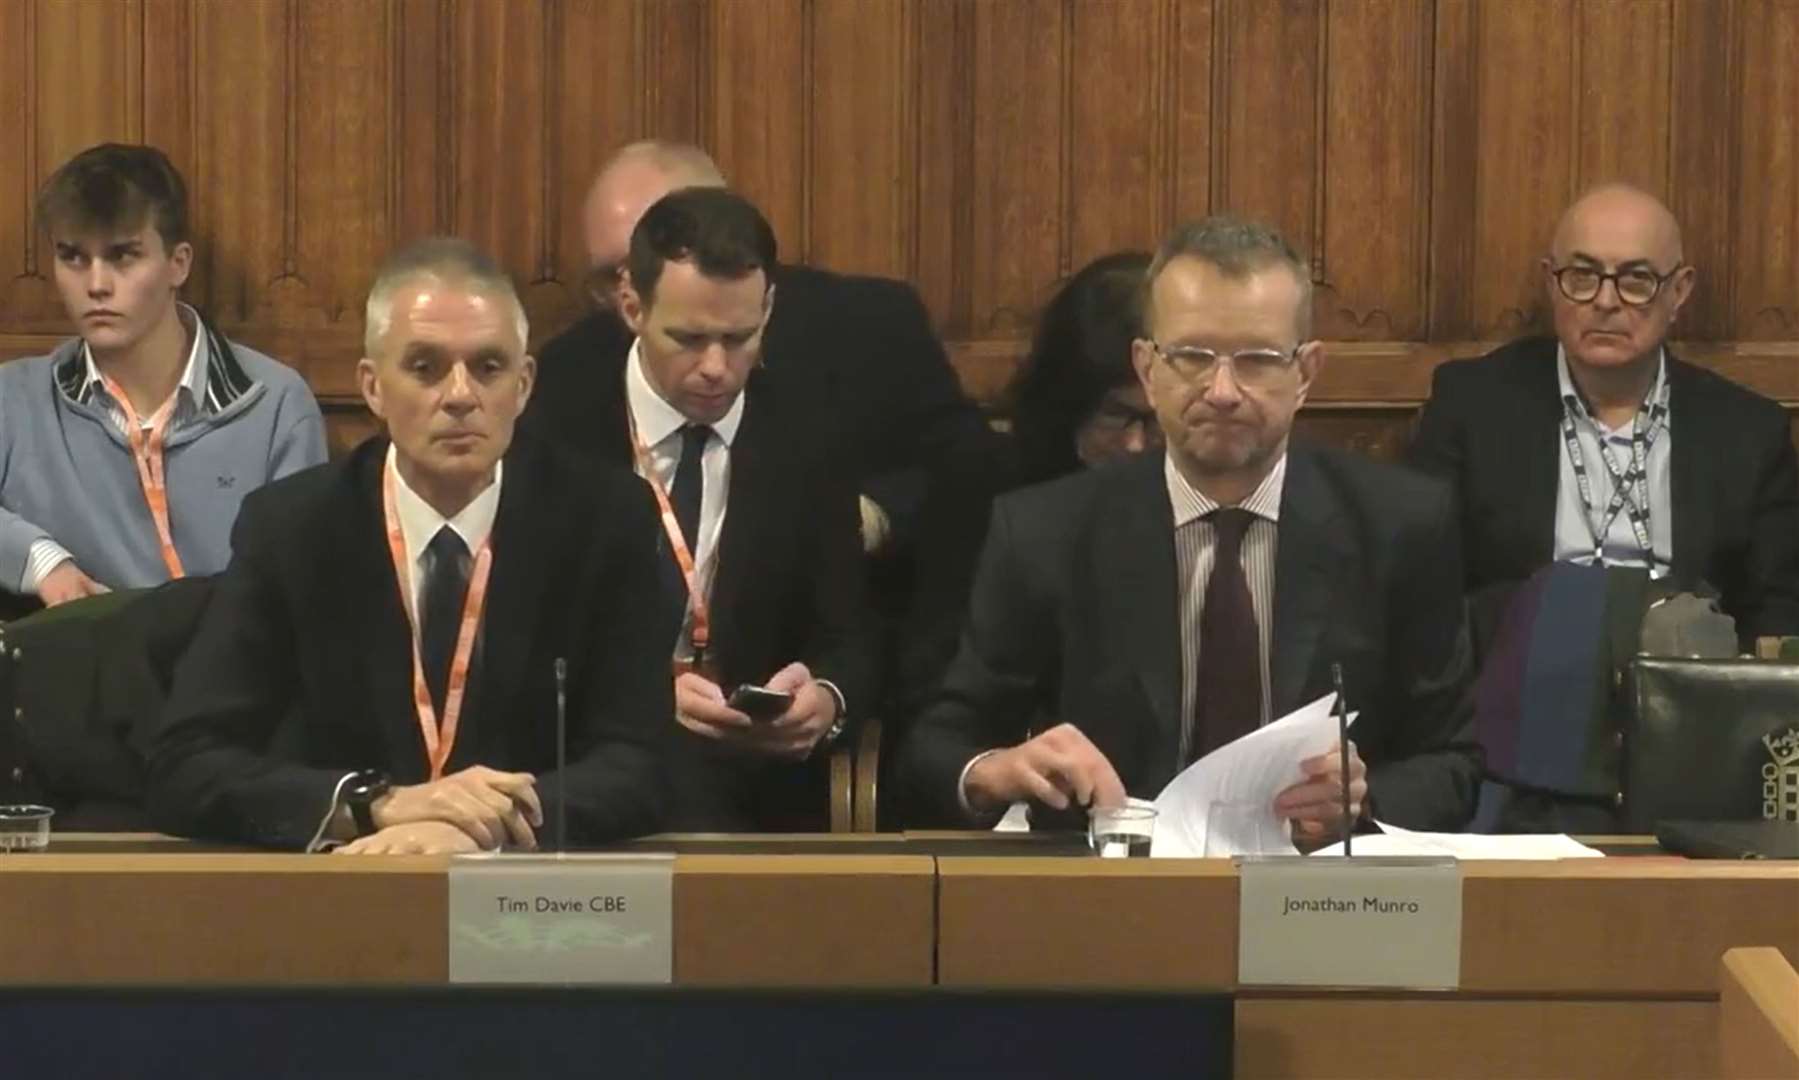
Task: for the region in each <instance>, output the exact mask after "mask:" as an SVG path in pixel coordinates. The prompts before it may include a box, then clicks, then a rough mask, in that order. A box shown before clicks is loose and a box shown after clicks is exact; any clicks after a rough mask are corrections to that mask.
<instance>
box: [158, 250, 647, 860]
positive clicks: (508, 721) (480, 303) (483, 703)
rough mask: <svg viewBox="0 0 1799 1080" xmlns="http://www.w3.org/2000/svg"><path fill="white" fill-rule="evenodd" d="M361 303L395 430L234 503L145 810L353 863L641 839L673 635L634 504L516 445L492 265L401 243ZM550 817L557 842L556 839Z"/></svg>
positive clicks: (186, 824)
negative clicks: (370, 856)
mask: <svg viewBox="0 0 1799 1080" xmlns="http://www.w3.org/2000/svg"><path fill="white" fill-rule="evenodd" d="M367 314H368V323H367V333H366V352H367V355H366V356H365V357H364V358H363V359H362V360H361V362H360V363H359V364H358V366H357V377H358V379H359V381H360V383H361V388H362V393H363V398H364V400H365V401H367V402H368V406H369V408H370V409H371V410H372V411H373V412H374V414H375V415H376V416H377V417H379V418H381V419H382V420H384V421H385V422H386V425H387V436H386V437H383V436H376V437H374V438H372V439H370V440H368V441H367V442H365V443H363V444H362V445H361V446H360V447H358V448H357V449H356V450H355V451H354V452H353V453H352V454H351V455H350V456H349V458H348V459H346V460H344V461H342V462H338V463H335V464H332V465H327V466H321V467H319V468H316V469H312V470H309V471H307V472H304V473H301V474H299V475H297V476H294V477H290V478H288V479H287V480H284V481H281V482H280V483H277V484H273V485H270V486H269V487H268V488H266V489H264V490H263V491H260V492H258V493H256V494H255V495H253V496H252V497H250V498H249V499H247V500H245V502H244V507H243V512H242V514H241V516H240V517H239V520H238V523H237V527H236V529H235V531H234V533H233V540H232V549H233V555H232V559H231V564H230V566H229V567H228V568H227V569H226V571H225V573H224V575H223V577H222V578H221V579H220V582H219V584H218V586H217V588H216V592H215V594H214V596H213V599H212V601H211V603H210V605H209V606H208V608H207V610H206V612H205V614H204V616H203V617H202V620H201V624H200V627H199V629H198V631H197V632H196V636H195V639H194V641H193V642H192V644H191V645H190V647H189V648H188V650H187V652H186V654H185V655H184V656H183V658H182V660H181V661H180V663H179V665H178V667H177V670H176V674H175V682H174V687H173V689H172V691H171V694H170V700H169V703H168V706H167V709H166V712H165V715H164V727H163V729H162V731H161V732H160V734H159V737H158V740H157V743H156V746H155V750H154V753H153V755H152V760H151V767H150V791H149V806H150V812H151V816H152V819H153V820H154V821H155V822H156V823H157V824H158V826H159V827H161V828H162V829H164V830H166V831H169V832H172V833H177V834H180V835H186V836H196V837H208V838H219V839H226V840H236V841H248V842H251V843H256V844H263V845H269V846H276V847H289V848H312V849H317V848H320V847H325V846H329V845H331V844H333V843H341V844H343V845H344V846H342V847H339V848H338V850H340V851H347V852H455V851H472V850H475V849H477V848H485V849H493V848H499V847H510V848H522V849H530V848H533V847H537V846H539V845H541V844H545V843H546V842H559V841H561V840H563V839H566V840H568V841H569V842H570V843H593V842H600V841H606V840H612V839H617V838H621V837H628V836H633V835H638V834H642V833H646V832H650V831H653V830H654V829H655V828H657V826H658V825H659V823H660V821H661V819H662V811H663V806H664V802H665V799H666V790H665V789H666V780H665V777H664V768H663V765H664V762H663V757H664V751H663V748H664V745H665V742H666V739H665V735H664V732H665V729H666V726H667V723H668V720H667V718H668V716H669V713H670V712H671V710H672V709H673V707H674V705H673V700H672V695H671V689H670V685H669V679H668V666H667V665H668V643H669V641H670V640H671V638H672V637H673V633H674V628H673V626H672V624H671V623H670V622H669V620H668V619H667V618H666V617H665V616H664V614H663V613H662V612H661V598H660V596H659V595H658V591H657V580H658V566H657V558H656V549H655V538H656V536H657V526H656V512H655V505H654V502H653V500H652V498H651V495H650V492H649V490H648V489H647V488H646V487H644V485H643V483H642V481H640V480H638V479H637V478H636V477H634V476H632V475H631V474H630V472H628V471H627V470H625V469H620V468H604V467H598V466H593V465H589V464H587V463H580V464H575V463H572V462H571V461H570V460H568V459H565V458H563V457H561V456H560V455H558V454H557V453H555V452H552V451H551V450H550V448H547V447H543V446H539V445H534V444H532V443H530V442H529V441H527V440H522V439H521V440H517V441H515V440H514V439H513V426H514V422H515V421H516V419H517V417H518V414H519V411H520V409H522V408H523V407H524V404H525V402H526V400H527V399H528V398H529V397H530V394H531V388H532V381H533V378H534V375H535V364H534V362H533V360H532V358H531V357H530V356H528V355H526V353H525V342H526V339H527V327H526V322H525V314H524V309H523V308H522V307H521V306H520V305H519V301H518V297H517V295H516V294H515V292H514V291H513V287H512V283H511V282H510V281H509V280H508V279H507V277H506V275H505V274H504V273H503V272H501V271H500V270H499V268H498V267H497V266H495V265H494V263H493V262H492V260H491V259H489V258H488V257H487V256H485V255H483V254H481V253H480V252H478V251H476V250H475V249H474V248H472V247H470V246H469V245H467V244H465V243H463V242H460V241H455V240H441V239H440V240H427V241H422V242H420V243H418V244H416V245H414V246H412V247H409V248H407V249H406V250H404V251H402V252H400V253H399V254H397V255H395V256H394V257H393V258H392V259H390V260H389V261H388V263H387V264H386V265H385V266H384V267H383V268H382V270H381V271H380V274H379V276H378V277H377V279H376V281H375V284H374V286H373V288H372V289H371V291H370V293H369V299H368V313H367ZM564 691H566V713H565V716H566V728H567V739H566V761H567V764H566V767H564V768H561V769H557V768H556V767H555V766H556V765H557V761H558V740H559V733H558V727H559V724H558V711H559V699H561V698H562V697H563V696H564ZM559 810H560V811H564V812H565V813H566V822H567V827H568V836H567V837H566V838H564V837H560V836H558V835H556V834H555V833H554V832H552V833H550V834H549V835H547V836H546V834H545V831H544V830H545V828H546V827H553V825H554V823H555V822H556V821H558V820H559V814H558V811H559Z"/></svg>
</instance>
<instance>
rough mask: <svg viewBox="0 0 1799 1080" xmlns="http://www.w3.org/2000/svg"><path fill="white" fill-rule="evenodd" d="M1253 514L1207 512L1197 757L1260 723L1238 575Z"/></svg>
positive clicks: (1255, 666)
mask: <svg viewBox="0 0 1799 1080" xmlns="http://www.w3.org/2000/svg"><path fill="white" fill-rule="evenodd" d="M1255 519H1256V516H1255V515H1254V514H1252V513H1250V512H1249V511H1248V510H1243V509H1240V508H1238V507H1225V508H1223V509H1220V510H1214V511H1212V513H1211V514H1209V515H1207V520H1209V521H1210V522H1211V523H1212V528H1213V530H1214V532H1215V540H1214V543H1213V546H1212V576H1211V579H1210V580H1208V581H1207V582H1206V599H1205V606H1204V608H1203V609H1201V611H1200V615H1199V665H1198V670H1197V671H1196V672H1195V681H1196V683H1197V685H1196V686H1195V690H1196V693H1195V694H1194V704H1193V737H1192V738H1191V739H1190V740H1189V746H1190V747H1191V755H1190V757H1189V760H1197V759H1198V758H1200V757H1203V756H1205V755H1206V754H1207V753H1209V752H1211V751H1212V750H1215V749H1217V748H1218V747H1220V746H1223V745H1224V744H1225V743H1228V742H1230V741H1231V740H1233V739H1237V738H1240V737H1241V736H1244V735H1247V734H1249V733H1250V732H1252V731H1254V730H1255V729H1256V728H1258V727H1260V726H1261V723H1262V648H1261V637H1260V635H1259V634H1258V632H1257V629H1256V609H1255V605H1254V604H1252V603H1251V602H1250V597H1249V579H1248V578H1246V577H1245V576H1244V574H1243V558H1242V551H1243V534H1244V533H1246V532H1248V531H1249V525H1250V522H1252V521H1254V520H1255Z"/></svg>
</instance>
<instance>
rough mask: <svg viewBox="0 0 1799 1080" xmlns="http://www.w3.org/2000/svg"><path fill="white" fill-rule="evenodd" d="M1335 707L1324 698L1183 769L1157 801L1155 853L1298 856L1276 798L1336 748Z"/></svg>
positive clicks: (1330, 697)
mask: <svg viewBox="0 0 1799 1080" xmlns="http://www.w3.org/2000/svg"><path fill="white" fill-rule="evenodd" d="M1336 703H1337V695H1336V694H1334V693H1332V694H1326V695H1325V696H1323V697H1321V698H1319V699H1318V700H1317V701H1314V702H1312V703H1311V704H1310V705H1306V706H1304V707H1303V708H1300V709H1296V710H1295V711H1293V712H1291V713H1288V714H1287V715H1286V716H1283V717H1281V718H1280V719H1279V720H1276V721H1274V722H1273V723H1271V724H1269V725H1267V726H1266V727H1263V728H1259V729H1257V730H1256V731H1252V732H1250V733H1249V734H1248V735H1245V736H1243V737H1242V738H1241V739H1238V740H1236V741H1235V742H1232V743H1227V744H1226V745H1224V746H1221V747H1219V748H1218V749H1216V750H1214V751H1212V752H1211V753H1209V754H1207V755H1206V756H1205V757H1202V758H1200V759H1199V760H1198V761H1196V762H1194V763H1193V764H1191V765H1189V766H1187V768H1186V769H1184V770H1182V772H1181V774H1180V775H1179V776H1176V777H1175V778H1174V779H1173V780H1171V781H1169V782H1168V786H1167V787H1165V788H1163V789H1162V793H1161V794H1160V795H1158V796H1157V797H1156V834H1155V839H1154V841H1153V843H1152V844H1151V845H1150V855H1151V856H1152V857H1166V858H1197V857H1200V856H1205V855H1293V854H1297V851H1296V849H1295V848H1294V847H1293V842H1292V840H1291V839H1290V835H1291V833H1290V829H1289V827H1288V825H1287V823H1286V822H1285V821H1282V820H1281V819H1280V818H1279V817H1276V816H1275V813H1274V797H1275V796H1276V795H1279V794H1280V793H1281V792H1282V791H1284V790H1286V789H1287V788H1289V787H1291V786H1292V785H1294V784H1297V783H1298V782H1299V781H1301V780H1303V779H1304V778H1305V777H1304V774H1303V773H1301V772H1300V769H1299V763H1300V762H1301V761H1304V760H1305V759H1306V758H1309V757H1315V756H1317V755H1319V754H1322V753H1324V752H1325V751H1326V750H1329V749H1330V748H1331V746H1332V745H1334V744H1335V743H1336V741H1337V718H1336V717H1335V716H1334V715H1332V713H1331V709H1332V708H1333V707H1334V706H1335V705H1336ZM1351 719H1352V720H1353V719H1354V716H1353V714H1352V716H1351ZM1215 805H1217V807H1218V812H1217V813H1214V806H1215ZM1214 819H1216V820H1214ZM1208 834H1210V841H1209V842H1208V839H1207V837H1208Z"/></svg>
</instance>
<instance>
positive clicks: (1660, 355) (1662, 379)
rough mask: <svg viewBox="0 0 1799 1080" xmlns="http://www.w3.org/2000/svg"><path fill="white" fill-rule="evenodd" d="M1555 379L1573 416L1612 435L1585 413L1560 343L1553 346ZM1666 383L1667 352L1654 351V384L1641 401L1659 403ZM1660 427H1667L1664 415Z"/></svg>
mask: <svg viewBox="0 0 1799 1080" xmlns="http://www.w3.org/2000/svg"><path fill="white" fill-rule="evenodd" d="M1555 377H1556V381H1557V383H1558V384H1559V386H1560V393H1561V397H1562V400H1563V401H1569V400H1572V401H1573V402H1574V411H1575V415H1577V416H1580V417H1582V418H1584V419H1585V420H1586V421H1587V422H1588V423H1591V424H1592V425H1593V426H1594V427H1595V428H1598V429H1599V430H1600V431H1601V432H1602V433H1604V434H1607V435H1609V434H1612V432H1611V431H1610V430H1609V429H1608V428H1606V426H1605V425H1604V424H1601V423H1600V422H1599V418H1598V417H1597V416H1594V415H1593V414H1592V413H1591V412H1589V411H1587V399H1586V398H1584V397H1582V396H1581V395H1580V393H1579V392H1577V391H1576V390H1575V389H1574V373H1573V372H1572V371H1570V370H1569V369H1568V350H1567V349H1565V348H1563V347H1562V345H1561V343H1560V342H1557V343H1556V346H1555ZM1667 381H1668V350H1667V349H1666V348H1661V349H1657V350H1656V356H1655V382H1654V383H1653V384H1651V385H1650V387H1649V396H1648V397H1646V398H1644V399H1643V400H1644V401H1659V400H1660V399H1661V395H1662V387H1663V386H1664V384H1666V383H1667ZM1633 422H1634V420H1633ZM1662 426H1663V427H1664V428H1666V427H1667V426H1668V417H1667V415H1666V414H1663V416H1662Z"/></svg>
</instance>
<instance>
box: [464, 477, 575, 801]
mask: <svg viewBox="0 0 1799 1080" xmlns="http://www.w3.org/2000/svg"><path fill="white" fill-rule="evenodd" d="M541 467H542V466H541V463H540V462H539V461H538V459H537V458H536V456H535V454H534V452H533V451H532V450H531V449H529V448H523V447H519V446H517V445H516V444H515V445H514V448H513V450H512V451H511V452H510V453H509V454H508V455H507V458H506V473H505V477H504V480H503V481H502V485H501V488H500V505H499V509H498V510H497V511H496V512H495V515H494V527H493V541H492V543H493V570H492V574H491V577H490V579H489V584H488V589H487V609H486V610H485V611H484V612H482V615H481V630H480V634H481V636H480V650H479V652H480V663H479V665H478V666H477V668H476V672H475V673H474V674H473V675H472V676H471V680H470V682H471V685H470V689H471V690H472V691H473V693H472V694H471V696H470V700H469V703H468V705H467V706H465V707H464V709H463V712H462V717H461V720H460V723H459V725H458V726H459V730H458V731H457V734H456V752H455V754H454V762H453V767H456V766H460V765H464V764H470V763H471V762H470V761H468V760H467V757H466V755H472V754H474V753H475V752H476V751H477V750H478V748H479V747H480V746H481V745H483V740H484V738H485V735H484V733H481V732H479V731H478V730H477V729H478V727H479V726H480V725H481V724H482V723H483V722H484V720H485V719H486V717H487V714H488V713H489V712H490V710H489V709H488V708H487V707H486V706H487V705H488V704H489V703H493V702H499V703H501V704H504V697H503V695H504V694H505V693H506V691H507V688H510V687H516V686H518V685H520V684H521V682H522V681H523V678H524V675H525V672H524V667H525V664H526V662H527V661H528V660H529V658H530V656H531V646H532V644H533V638H534V636H535V634H536V631H537V618H536V613H537V612H538V611H540V610H541V607H540V606H539V605H540V601H541V598H542V596H543V592H544V588H545V586H546V584H547V583H548V581H549V578H550V574H551V573H552V571H554V570H555V569H556V566H555V562H556V559H555V554H556V552H557V551H558V546H557V544H556V543H555V536H554V529H555V522H556V515H555V512H554V510H553V509H552V508H553V507H555V506H556V505H557V503H558V502H559V501H560V500H559V499H558V497H557V493H555V492H553V491H548V490H545V487H544V484H543V482H542V481H543V477H542V473H541V472H540V469H541ZM545 677H546V678H548V673H547V672H546V673H545Z"/></svg>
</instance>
